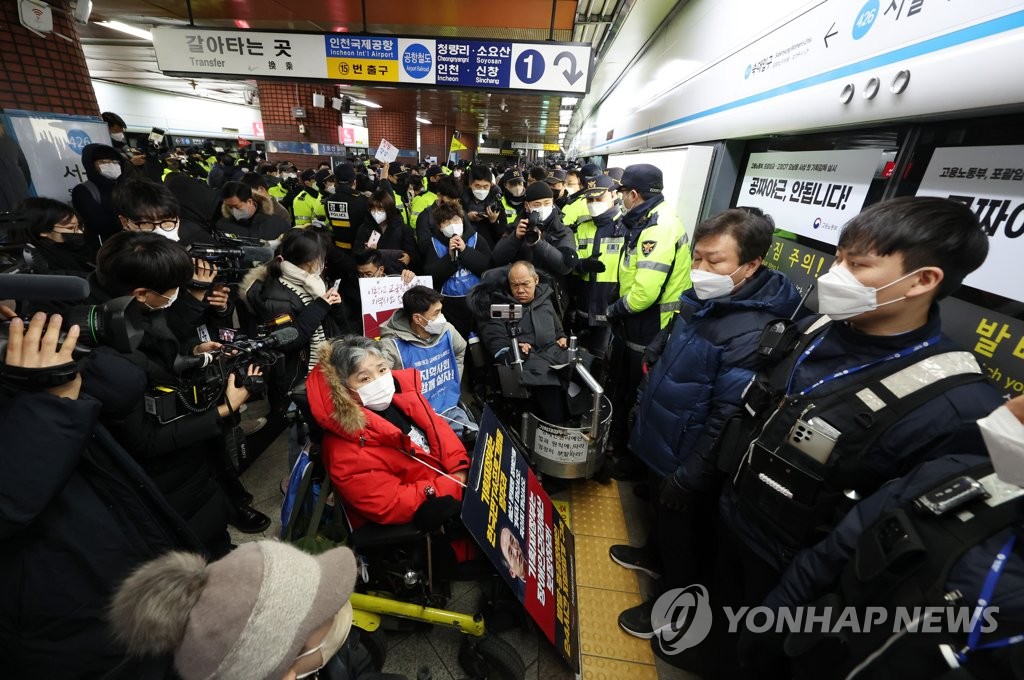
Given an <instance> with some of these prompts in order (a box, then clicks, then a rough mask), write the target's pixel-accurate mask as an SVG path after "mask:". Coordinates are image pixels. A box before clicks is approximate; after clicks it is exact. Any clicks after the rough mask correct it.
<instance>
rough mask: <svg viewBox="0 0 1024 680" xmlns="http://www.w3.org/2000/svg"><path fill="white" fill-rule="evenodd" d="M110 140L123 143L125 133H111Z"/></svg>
mask: <svg viewBox="0 0 1024 680" xmlns="http://www.w3.org/2000/svg"><path fill="white" fill-rule="evenodd" d="M110 139H112V140H113V141H115V142H123V141H124V133H123V132H111V133H110Z"/></svg>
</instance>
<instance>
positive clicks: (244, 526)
mask: <svg viewBox="0 0 1024 680" xmlns="http://www.w3.org/2000/svg"><path fill="white" fill-rule="evenodd" d="M230 524H231V526H233V527H234V528H236V529H238V530H239V531H241V532H242V533H243V534H261V533H263V532H264V531H266V530H267V527H269V526H270V518H269V517H267V516H266V515H264V514H263V513H262V512H260V511H259V510H257V509H256V508H254V507H252V506H251V505H243V506H241V507H237V508H235V511H234V512H233V513H232V517H231V520H230Z"/></svg>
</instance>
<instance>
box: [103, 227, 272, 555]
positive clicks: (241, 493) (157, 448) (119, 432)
mask: <svg viewBox="0 0 1024 680" xmlns="http://www.w3.org/2000/svg"><path fill="white" fill-rule="evenodd" d="M194 276H195V265H194V263H193V261H192V260H190V259H189V257H188V254H187V253H186V252H185V251H184V250H183V249H182V248H181V247H180V246H178V245H176V244H173V243H170V242H168V241H167V240H166V239H162V238H160V237H158V236H155V235H153V234H138V233H123V234H118V235H116V236H114V237H112V238H111V239H109V240H108V242H107V243H105V244H104V245H103V248H101V249H100V252H99V254H98V255H97V258H96V273H95V277H94V279H95V283H96V284H97V285H96V286H94V287H93V294H92V297H93V298H94V300H96V299H98V298H102V297H105V296H109V297H117V296H122V295H131V296H133V297H134V298H135V304H137V305H138V306H140V307H141V311H142V319H141V322H140V325H141V326H142V328H143V332H144V334H143V338H142V342H141V344H140V345H139V348H138V350H137V351H136V352H133V353H132V354H130V355H128V356H129V358H130V359H131V360H132V362H133V363H134V364H135V366H136V368H137V369H138V370H140V371H142V372H143V373H144V374H145V380H144V384H145V386H146V387H145V388H142V389H140V390H139V391H138V394H137V398H136V399H134V400H133V401H132V402H131V407H130V408H129V409H125V410H124V411H123V412H121V413H117V414H111V417H110V418H109V420H107V419H105V422H106V424H107V426H108V427H109V428H110V430H111V432H113V433H114V435H115V436H116V437H117V438H118V440H119V441H121V442H122V444H124V446H125V448H126V449H128V450H129V451H131V452H132V454H133V455H135V456H136V457H138V458H139V459H140V460H139V462H140V464H141V465H142V467H143V468H144V469H145V470H146V471H147V472H148V473H149V474H150V475H151V476H152V477H153V479H154V481H155V482H156V483H157V486H158V487H160V489H161V490H162V491H163V492H164V493H165V494H166V495H167V498H168V500H169V501H170V502H171V505H172V506H173V507H174V508H175V509H176V510H178V512H179V513H180V514H181V515H182V516H183V517H185V519H186V521H188V523H189V525H190V526H191V527H192V528H193V530H194V531H195V532H196V534H198V535H199V537H200V539H202V541H203V544H204V545H205V546H206V547H207V549H208V550H209V552H210V553H211V554H214V555H221V554H224V553H225V552H226V551H227V550H228V549H229V547H230V540H229V538H228V535H227V531H226V530H225V529H226V527H227V524H228V522H229V521H230V522H231V523H232V524H233V525H234V526H235V527H236V528H238V529H239V530H240V531H247V532H258V531H262V530H263V529H265V528H266V526H267V525H269V523H270V519H269V518H268V517H266V516H265V515H262V514H261V513H259V512H257V511H256V510H254V509H253V508H252V507H251V505H250V504H251V502H252V497H251V496H250V495H249V494H248V493H247V492H246V490H245V488H244V487H243V486H242V483H241V482H240V481H239V479H238V476H237V473H236V472H235V471H234V469H233V467H232V466H231V462H230V460H228V457H227V455H226V453H225V444H224V441H223V436H224V433H225V431H226V430H227V429H228V428H230V427H231V426H233V425H234V424H235V422H236V420H237V418H236V416H235V414H236V413H237V411H238V409H239V407H240V406H241V405H242V404H243V403H245V402H246V401H248V399H249V397H250V392H249V390H248V389H247V388H246V387H244V386H242V385H239V384H237V382H236V380H235V376H230V377H228V378H227V381H226V384H225V386H224V398H225V403H223V404H220V405H219V406H217V407H216V408H211V409H209V410H207V411H205V412H202V413H186V414H185V415H184V416H181V417H178V418H176V419H173V420H171V421H170V422H167V423H161V422H159V421H158V420H157V418H156V417H155V416H154V415H151V414H149V413H147V412H146V406H145V402H144V394H145V392H146V390H153V389H156V388H171V389H173V388H174V387H175V386H177V385H178V383H179V378H178V376H177V375H176V373H175V370H174V363H175V359H177V358H178V356H179V355H180V354H182V353H192V354H201V353H203V352H210V351H214V350H216V349H218V348H219V347H220V344H219V343H217V342H210V341H207V342H202V343H198V344H196V340H197V339H198V338H197V339H196V340H191V341H190V340H186V341H182V339H181V338H180V337H178V335H177V334H176V333H175V332H174V331H172V327H171V326H172V324H174V323H175V322H174V321H173V320H172V319H173V318H174V317H172V316H171V315H170V313H169V312H167V311H164V310H166V309H168V308H170V309H171V310H173V309H174V307H175V306H177V305H174V302H175V300H176V299H180V300H185V299H186V296H182V297H181V298H179V296H178V293H179V291H180V290H181V288H183V287H184V286H186V285H188V284H189V283H190V282H191V281H192V280H193V277H194ZM191 302H194V300H193V301H191ZM191 302H189V303H187V304H188V305H189V307H188V308H192V307H194V305H192V304H191ZM178 304H179V305H180V304H182V303H180V302H179V303H178ZM192 327H193V328H194V325H193V326H192ZM179 332H180V330H179ZM249 374H250V375H257V374H259V371H258V370H256V369H250V372H249ZM182 410H184V409H182ZM225 494H226V497H225ZM229 499H230V500H229Z"/></svg>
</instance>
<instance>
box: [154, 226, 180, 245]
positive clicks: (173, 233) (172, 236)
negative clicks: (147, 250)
mask: <svg viewBox="0 0 1024 680" xmlns="http://www.w3.org/2000/svg"><path fill="white" fill-rule="evenodd" d="M156 233H158V234H160V235H161V236H163V237H164V238H166V239H169V240H171V241H175V242H177V241H178V240H179V237H178V229H177V228H175V229H171V230H170V231H165V230H163V229H157V230H156Z"/></svg>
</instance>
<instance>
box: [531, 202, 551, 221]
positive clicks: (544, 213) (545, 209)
mask: <svg viewBox="0 0 1024 680" xmlns="http://www.w3.org/2000/svg"><path fill="white" fill-rule="evenodd" d="M552 210H553V208H552V206H550V205H542V206H540V207H537V208H533V209H532V210H531V211H530V212H535V213H537V215H538V216H539V217H540V220H541V222H547V219H548V218H549V217H551V211H552Z"/></svg>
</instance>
